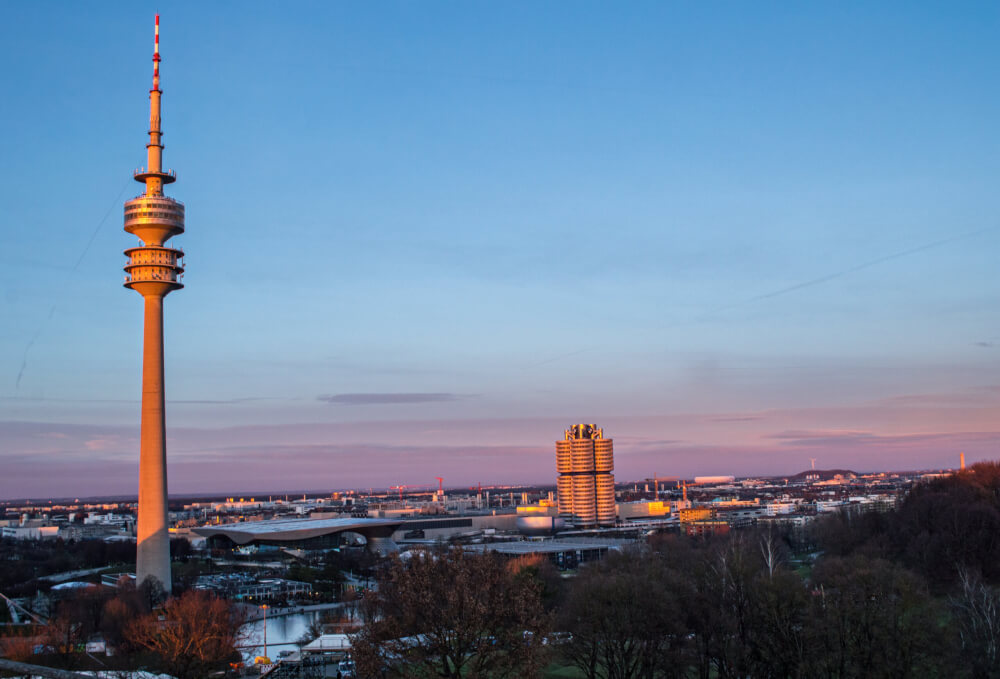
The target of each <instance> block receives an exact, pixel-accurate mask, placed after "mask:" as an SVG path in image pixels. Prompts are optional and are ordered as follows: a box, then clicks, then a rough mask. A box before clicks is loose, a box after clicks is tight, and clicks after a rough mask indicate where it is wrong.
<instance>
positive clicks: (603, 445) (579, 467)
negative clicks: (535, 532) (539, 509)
mask: <svg viewBox="0 0 1000 679" xmlns="http://www.w3.org/2000/svg"><path fill="white" fill-rule="evenodd" d="M614 468H615V460H614V442H613V441H612V439H606V438H604V430H603V429H598V428H597V425H596V424H575V425H573V426H572V427H570V428H569V429H567V430H566V431H565V433H564V437H563V440H561V441H556V471H558V472H559V478H558V480H557V490H558V493H559V515H560V516H561V517H563V518H564V519H565V520H566V521H568V522H571V523H573V524H575V525H577V526H595V525H596V526H613V525H615V518H616V514H617V512H616V509H615V477H614V474H613V473H612V472H613V471H614Z"/></svg>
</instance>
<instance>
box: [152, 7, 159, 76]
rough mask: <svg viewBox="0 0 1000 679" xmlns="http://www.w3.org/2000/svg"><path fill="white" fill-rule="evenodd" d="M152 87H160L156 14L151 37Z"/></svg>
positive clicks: (157, 21) (157, 16) (157, 18)
mask: <svg viewBox="0 0 1000 679" xmlns="http://www.w3.org/2000/svg"><path fill="white" fill-rule="evenodd" d="M153 89H154V90H158V89H160V15H159V14H157V15H156V30H155V32H154V38H153Z"/></svg>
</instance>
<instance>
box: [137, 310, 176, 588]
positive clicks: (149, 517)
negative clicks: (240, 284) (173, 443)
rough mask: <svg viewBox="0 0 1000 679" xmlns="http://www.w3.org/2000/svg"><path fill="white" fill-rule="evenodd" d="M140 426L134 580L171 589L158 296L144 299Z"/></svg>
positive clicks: (161, 329) (160, 325)
mask: <svg viewBox="0 0 1000 679" xmlns="http://www.w3.org/2000/svg"><path fill="white" fill-rule="evenodd" d="M144 300H145V307H146V310H145V318H144V327H143V342H142V425H141V427H142V428H141V435H140V440H139V521H138V526H137V530H136V541H137V548H136V566H135V568H136V580H137V582H140V583H141V582H142V581H143V580H145V579H146V578H148V577H150V576H152V577H155V578H156V579H157V580H159V581H160V584H162V585H163V587H164V589H166V591H167V592H169V591H170V585H171V579H170V533H169V528H170V527H169V525H168V523H167V432H166V413H165V408H164V401H165V396H164V389H163V295H161V294H156V293H152V294H148V295H145V296H144Z"/></svg>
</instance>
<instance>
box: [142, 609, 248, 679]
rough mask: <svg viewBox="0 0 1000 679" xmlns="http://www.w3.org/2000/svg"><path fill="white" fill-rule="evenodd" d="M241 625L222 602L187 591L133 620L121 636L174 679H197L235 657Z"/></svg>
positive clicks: (237, 617)
mask: <svg viewBox="0 0 1000 679" xmlns="http://www.w3.org/2000/svg"><path fill="white" fill-rule="evenodd" d="M244 623H245V620H244V618H243V616H241V615H240V614H238V613H237V611H236V609H235V608H233V607H232V606H231V605H230V604H229V603H228V602H226V601H225V600H223V599H219V598H217V597H215V596H213V595H211V594H209V593H208V592H204V591H200V590H189V591H187V592H185V593H184V594H182V595H181V596H180V597H177V598H174V599H170V600H168V601H167V603H166V604H164V606H163V608H162V609H161V610H159V611H153V612H152V613H150V614H149V615H146V616H143V617H141V618H138V619H136V620H135V621H134V622H133V623H132V624H131V625H130V626H129V627H128V628H127V629H126V631H125V635H126V637H127V638H128V639H129V640H130V641H132V643H134V644H135V645H137V646H139V647H142V648H145V649H147V650H149V651H150V652H152V653H153V654H155V655H156V656H157V657H158V658H159V660H160V661H161V662H162V664H163V668H164V669H165V670H166V671H167V672H169V673H170V674H172V675H174V676H175V677H177V679H198V678H199V677H205V676H208V674H209V673H210V672H212V671H214V670H217V669H222V668H225V666H226V663H227V662H228V661H230V660H232V659H233V658H234V656H236V655H237V650H236V646H237V643H238V642H239V640H240V639H241V636H240V634H241V632H240V630H241V628H242V627H243V624H244Z"/></svg>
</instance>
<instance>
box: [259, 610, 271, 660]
mask: <svg viewBox="0 0 1000 679" xmlns="http://www.w3.org/2000/svg"><path fill="white" fill-rule="evenodd" d="M260 608H261V610H262V611H264V657H265V658H270V657H271V656H269V655H268V654H267V604H261V605H260Z"/></svg>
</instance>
